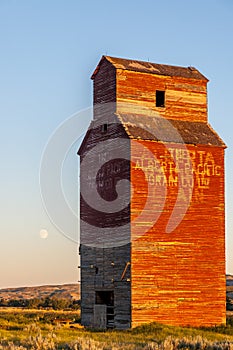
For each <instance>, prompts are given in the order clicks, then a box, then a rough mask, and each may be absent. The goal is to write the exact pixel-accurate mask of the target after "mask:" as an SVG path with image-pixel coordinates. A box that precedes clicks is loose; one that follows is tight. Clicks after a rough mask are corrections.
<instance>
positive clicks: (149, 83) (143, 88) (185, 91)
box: [117, 69, 207, 122]
mask: <svg viewBox="0 0 233 350" xmlns="http://www.w3.org/2000/svg"><path fill="white" fill-rule="evenodd" d="M156 90H165V107H156V106H155V91H156ZM117 102H121V103H134V104H135V105H136V106H137V108H141V109H142V111H141V113H143V110H144V113H145V115H148V109H150V110H151V111H154V112H157V113H159V114H160V115H161V116H164V117H166V118H168V119H179V120H188V121H199V122H206V121H207V103H206V81H203V80H196V79H187V78H183V77H169V76H161V75H155V74H146V73H140V72H133V71H127V70H120V69H118V70H117ZM145 107H146V108H145ZM133 108H134V107H133V106H132V107H130V110H129V107H127V106H126V107H124V106H122V105H120V106H119V108H118V112H121V113H128V112H131V113H133V112H134V110H133ZM135 113H136V111H135Z"/></svg>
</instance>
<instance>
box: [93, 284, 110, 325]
mask: <svg viewBox="0 0 233 350" xmlns="http://www.w3.org/2000/svg"><path fill="white" fill-rule="evenodd" d="M95 304H96V305H106V308H103V309H102V312H105V313H106V315H103V317H102V319H104V318H105V317H106V328H114V292H113V291H96V292H95Z"/></svg>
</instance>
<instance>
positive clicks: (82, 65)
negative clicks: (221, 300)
mask: <svg viewBox="0 0 233 350" xmlns="http://www.w3.org/2000/svg"><path fill="white" fill-rule="evenodd" d="M232 18H233V3H232V1H231V0H206V1H201V0H196V1H191V0H176V1H172V0H164V1H157V0H144V1H143V2H142V1H138V0H134V1H132V0H124V1H123V0H118V1H117V2H115V1H106V0H99V1H98V2H97V1H91V0H86V1H78V0H76V1H75V0H68V1H65V0H49V1H47V0H41V1H39V0H31V1H30V0H21V1H17V0H0V48H1V56H0V116H1V139H0V142H1V148H0V152H1V173H0V176H1V183H2V186H1V197H0V203H1V221H0V276H1V279H0V288H1V287H10V286H22V285H38V284H54V283H69V282H76V281H77V280H78V272H77V271H78V270H77V266H78V256H77V244H76V243H75V242H72V241H71V240H69V239H67V238H66V237H64V236H63V235H62V234H61V233H59V231H58V230H57V229H56V227H55V226H54V225H53V224H52V222H51V221H50V219H49V217H48V215H47V214H46V211H45V210H44V207H43V204H42V200H41V196H40V185H39V171H40V162H41V157H42V154H43V150H44V148H45V146H46V144H47V142H48V140H49V138H50V137H51V135H52V134H53V132H54V130H55V129H56V128H57V127H58V125H60V124H61V123H62V122H63V121H64V120H66V119H67V118H69V117H70V116H71V115H73V114H74V113H77V112H78V111H80V110H82V109H84V108H88V107H90V106H91V104H92V81H91V80H90V75H91V73H92V72H93V70H94V68H95V66H96V64H97V63H98V61H99V59H100V58H101V56H102V55H103V54H108V55H110V56H116V57H125V58H132V59H139V60H145V61H147V60H150V61H151V62H157V63H168V64H173V65H181V66H190V65H192V66H195V67H197V68H198V69H199V70H200V71H201V72H202V73H203V74H204V75H205V76H207V77H208V78H209V79H210V82H209V84H208V102H209V108H208V110H209V121H210V123H211V125H212V126H213V127H214V128H215V129H216V130H217V131H218V133H219V134H220V136H221V137H222V138H223V139H224V141H225V142H226V144H227V145H228V149H227V151H226V193H227V195H226V207H227V225H226V228H227V271H228V272H230V273H233V237H232V232H233V219H232V217H233V215H232V214H233V206H232V202H233V181H232V174H233V167H232V156H233V137H232V136H233V135H232V130H233V118H232V105H231V104H232V100H233V99H232V92H233V88H232V81H233V69H232V62H233V45H232V35H233V21H232ZM75 151H76V150H75V145H74V147H72V148H71V151H70V153H69V155H68V159H71V158H72V159H73V160H71V161H70V162H68V161H67V166H66V171H65V175H64V189H65V191H66V196H67V198H68V200H69V201H70V203H71V206H73V207H75V206H76V203H78V199H77V197H76V194H75V191H74V189H75V181H76V179H77V176H78V170H77V165H78V159H74V156H75ZM71 183H72V184H71ZM42 228H45V229H46V230H48V233H49V234H48V237H47V239H42V238H41V237H40V235H39V232H40V230H41V229H42ZM213 249H214V247H213Z"/></svg>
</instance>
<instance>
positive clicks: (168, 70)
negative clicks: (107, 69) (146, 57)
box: [91, 56, 208, 82]
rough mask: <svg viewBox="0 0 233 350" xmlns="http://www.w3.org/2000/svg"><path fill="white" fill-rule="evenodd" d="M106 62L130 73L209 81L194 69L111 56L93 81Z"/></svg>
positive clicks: (105, 57)
mask: <svg viewBox="0 0 233 350" xmlns="http://www.w3.org/2000/svg"><path fill="white" fill-rule="evenodd" d="M104 60H106V61H108V62H109V63H110V64H112V65H113V66H114V67H115V68H116V69H125V70H130V71H136V72H143V73H150V74H156V75H164V76H171V77H173V76H174V77H183V78H190V79H198V80H203V81H205V82H208V79H207V78H206V77H205V76H204V75H203V74H201V73H200V72H199V71H198V70H197V69H196V68H194V67H179V66H170V65H167V64H158V63H151V62H144V61H137V60H129V59H125V58H117V57H110V56H102V58H101V60H100V62H99V64H98V65H97V67H96V69H95V71H94V73H93V74H92V76H91V79H94V77H95V75H96V74H97V72H98V71H99V69H100V66H101V64H102V63H103V61H104Z"/></svg>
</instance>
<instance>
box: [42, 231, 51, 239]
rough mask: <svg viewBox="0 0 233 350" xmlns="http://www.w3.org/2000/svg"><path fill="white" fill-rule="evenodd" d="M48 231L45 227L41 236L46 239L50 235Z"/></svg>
mask: <svg viewBox="0 0 233 350" xmlns="http://www.w3.org/2000/svg"><path fill="white" fill-rule="evenodd" d="M48 234H49V233H48V231H47V230H45V229H42V230H40V238H42V239H46V238H47V237H48Z"/></svg>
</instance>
